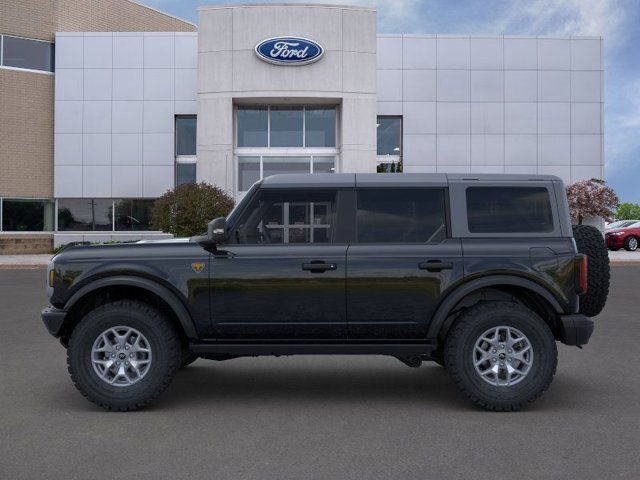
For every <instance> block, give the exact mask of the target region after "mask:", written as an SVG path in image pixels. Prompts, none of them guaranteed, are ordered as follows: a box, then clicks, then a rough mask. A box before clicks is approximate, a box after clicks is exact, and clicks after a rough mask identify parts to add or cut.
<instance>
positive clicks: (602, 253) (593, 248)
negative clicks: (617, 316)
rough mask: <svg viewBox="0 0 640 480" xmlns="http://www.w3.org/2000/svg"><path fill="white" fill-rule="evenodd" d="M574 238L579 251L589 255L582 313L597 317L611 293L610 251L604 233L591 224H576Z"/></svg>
mask: <svg viewBox="0 0 640 480" xmlns="http://www.w3.org/2000/svg"><path fill="white" fill-rule="evenodd" d="M573 238H574V239H575V241H576V245H577V247H578V252H579V253H583V254H585V255H586V256H587V257H589V260H588V264H587V284H588V288H587V293H586V294H584V295H582V296H581V297H580V313H582V314H583V315H586V316H587V317H595V316H596V315H598V314H599V313H600V312H601V311H602V309H603V308H604V305H605V303H607V296H608V295H609V281H610V276H611V272H610V269H609V252H608V251H607V246H606V244H605V242H604V239H603V238H602V233H600V230H598V229H597V228H595V227H592V226H590V225H574V226H573Z"/></svg>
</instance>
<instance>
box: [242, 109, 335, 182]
mask: <svg viewBox="0 0 640 480" xmlns="http://www.w3.org/2000/svg"><path fill="white" fill-rule="evenodd" d="M236 121H237V124H236V125H237V128H236V132H237V137H236V156H237V160H238V191H239V192H246V191H247V190H248V189H249V187H251V185H252V184H253V183H254V182H256V181H258V180H260V179H261V178H264V177H266V176H269V175H275V174H278V173H332V172H335V170H336V158H337V154H338V150H337V148H336V144H337V142H336V138H337V133H336V132H337V107H334V106H315V105H314V106H280V105H278V106H238V108H237V110H236Z"/></svg>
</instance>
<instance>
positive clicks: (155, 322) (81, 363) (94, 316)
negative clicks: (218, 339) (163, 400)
mask: <svg viewBox="0 0 640 480" xmlns="http://www.w3.org/2000/svg"><path fill="white" fill-rule="evenodd" d="M115 326H128V327H132V328H135V329H136V330H138V331H139V332H140V333H142V335H144V336H145V337H146V338H147V339H148V341H149V344H150V346H151V351H152V355H153V357H152V362H151V364H150V366H149V370H148V371H147V373H146V374H145V376H144V377H143V378H141V379H140V380H139V381H138V382H136V383H134V384H132V385H128V386H113V385H109V384H108V383H106V382H105V381H103V380H102V379H100V378H99V377H98V375H97V373H96V372H95V371H94V368H93V365H92V361H91V349H92V346H93V343H94V341H95V340H96V338H97V337H98V336H99V335H100V334H101V333H102V332H104V331H105V330H107V329H109V328H110V327H115ZM181 359H182V348H181V345H180V340H179V336H178V333H177V332H176V331H175V329H174V327H173V325H172V324H171V323H170V321H169V320H168V319H167V318H166V317H165V315H164V314H162V313H161V312H160V311H158V310H156V309H155V308H153V307H152V306H150V305H148V304H146V303H142V302H137V301H132V300H118V301H115V302H111V303H106V304H104V305H101V306H99V307H97V308H96V309H94V310H92V311H91V312H89V313H88V314H87V315H86V316H85V317H84V318H83V319H82V320H81V321H80V323H79V324H78V325H77V326H76V328H75V329H74V330H73V332H72V334H71V338H70V339H69V348H68V349H67V368H68V370H69V374H70V375H71V379H72V381H73V383H74V384H75V386H76V387H77V388H78V390H80V392H81V393H82V394H83V395H84V396H85V397H86V398H87V399H88V400H90V401H92V402H93V403H95V404H96V405H98V406H100V407H102V408H104V409H105V410H110V411H131V410H137V409H139V408H142V407H144V406H146V405H148V404H149V403H150V402H151V401H152V400H154V399H155V398H157V397H158V396H159V395H160V394H161V393H162V392H163V391H164V390H165V389H166V388H167V386H168V385H169V383H171V380H172V379H173V377H174V375H175V373H176V371H177V370H178V368H179V367H180V362H181Z"/></svg>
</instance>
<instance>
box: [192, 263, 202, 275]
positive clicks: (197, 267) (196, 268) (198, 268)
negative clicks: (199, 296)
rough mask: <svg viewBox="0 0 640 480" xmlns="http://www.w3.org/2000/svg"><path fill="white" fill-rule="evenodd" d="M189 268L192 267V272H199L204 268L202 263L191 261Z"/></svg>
mask: <svg viewBox="0 0 640 480" xmlns="http://www.w3.org/2000/svg"><path fill="white" fill-rule="evenodd" d="M191 268H192V269H193V271H194V272H196V273H200V272H201V271H203V270H204V263H192V264H191Z"/></svg>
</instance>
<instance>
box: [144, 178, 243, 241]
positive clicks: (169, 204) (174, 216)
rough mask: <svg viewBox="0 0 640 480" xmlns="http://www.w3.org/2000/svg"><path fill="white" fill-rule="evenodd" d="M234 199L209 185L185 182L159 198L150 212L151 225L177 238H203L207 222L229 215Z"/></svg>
mask: <svg viewBox="0 0 640 480" xmlns="http://www.w3.org/2000/svg"><path fill="white" fill-rule="evenodd" d="M232 208H233V199H232V198H231V197H230V196H229V195H227V194H226V193H225V192H224V191H223V190H221V189H219V188H218V187H214V186H213V185H209V184H207V183H204V182H202V183H185V184H182V185H179V186H177V187H176V188H174V189H173V190H169V191H168V192H167V193H165V194H164V195H163V196H161V197H160V198H158V199H157V200H156V201H155V204H154V205H153V210H152V212H151V225H152V226H153V228H155V229H158V230H162V231H163V232H168V233H173V234H174V235H176V236H178V237H190V236H193V235H202V234H203V233H204V232H206V231H207V223H208V222H209V221H211V220H213V219H214V218H216V217H223V216H226V215H227V214H228V213H229V212H230V211H231V209H232Z"/></svg>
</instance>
